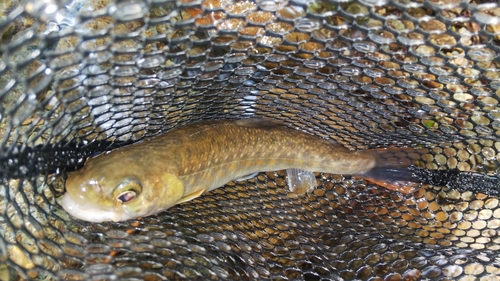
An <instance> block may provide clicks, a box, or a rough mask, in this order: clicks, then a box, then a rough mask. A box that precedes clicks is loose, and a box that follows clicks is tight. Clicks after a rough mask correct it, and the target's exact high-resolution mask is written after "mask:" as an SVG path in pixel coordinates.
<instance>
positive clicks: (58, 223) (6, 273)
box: [0, 0, 500, 281]
mask: <svg viewBox="0 0 500 281" xmlns="http://www.w3.org/2000/svg"><path fill="white" fill-rule="evenodd" d="M499 51H500V6H499V5H498V3H497V2H496V1H492V0H484V1H482V0H477V1H476V0H418V1H409V0H395V1H386V0H380V1H377V0H360V1H359V2H352V1H342V0H340V1H304V0H260V1H257V0H256V1H255V2H252V1H238V0H178V1H169V0H166V1H164V0H144V1H141V0H126V1H118V0H117V1H112V0H75V1H72V2H71V1H58V0H27V1H22V2H21V1H17V0H1V1H0V100H1V105H0V149H1V150H0V153H1V155H0V175H1V177H0V280H26V279H30V280H390V281H397V280H463V281H469V280H481V281H486V280H500V257H499V253H500V203H499V200H498V193H499V192H498V191H499V189H500V187H499V186H500V184H499V183H498V179H499V173H500V106H499V105H498V103H499V101H500V57H499ZM247 117H267V118H271V119H276V120H281V121H282V122H283V123H285V124H286V125H288V126H290V127H292V128H295V129H298V130H303V131H306V132H308V133H310V134H314V135H318V136H321V137H324V138H330V139H333V140H336V141H337V142H339V143H341V144H342V145H344V146H345V147H347V148H350V149H367V148H389V147H413V148H424V149H423V150H421V151H422V153H420V154H419V156H418V157H415V159H414V160H413V162H414V165H413V166H412V168H411V169H412V170H413V172H414V174H415V176H416V177H417V178H418V179H419V181H421V182H422V184H421V185H420V186H418V188H416V189H415V191H414V192H412V193H410V194H402V193H399V192H395V191H390V190H387V189H384V188H381V187H379V186H376V185H374V184H370V183H368V182H366V181H364V180H362V179H359V178H356V177H349V176H342V175H330V174H320V173H317V174H316V177H317V181H318V183H319V187H318V189H316V190H315V191H314V192H313V193H311V194H309V195H306V196H303V197H300V196H295V195H292V194H291V193H290V192H289V191H288V189H287V187H286V176H285V172H284V171H276V172H266V173H260V174H259V175H258V176H256V177H254V178H251V179H249V180H247V181H235V182H230V183H228V184H227V185H226V186H224V187H222V188H220V189H216V190H214V191H212V192H210V193H208V194H206V195H203V196H201V197H199V198H197V199H195V200H193V201H190V202H187V203H183V204H180V205H177V206H175V207H173V208H171V209H169V210H167V211H165V212H163V213H160V214H158V215H155V216H152V217H147V218H142V219H137V220H130V221H126V222H120V223H89V222H85V221H80V220H77V219H74V218H72V217H71V216H70V215H69V214H67V213H66V212H65V211H64V210H63V209H62V207H61V206H60V205H59V200H60V197H61V195H62V194H63V193H64V181H65V178H66V176H67V173H68V172H71V171H74V170H75V169H78V168H81V167H82V166H83V164H84V162H85V160H86V159H87V158H88V157H90V156H92V155H95V154H97V153H100V152H103V151H107V150H110V149H113V148H116V147H120V146H123V145H127V144H129V143H133V142H136V141H139V140H141V139H144V138H147V137H150V136H154V135H157V134H160V133H162V132H166V131H168V130H170V129H172V128H175V127H179V126H183V125H186V124H191V123H194V122H197V121H199V120H212V119H239V118H247ZM116 164H117V165H119V163H116Z"/></svg>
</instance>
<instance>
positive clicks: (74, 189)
mask: <svg viewBox="0 0 500 281" xmlns="http://www.w3.org/2000/svg"><path fill="white" fill-rule="evenodd" d="M413 151H414V149H412V148H389V149H367V150H350V149H347V148H345V147H344V146H343V145H341V144H339V143H338V142H335V141H334V140H332V139H327V138H322V137H318V136H316V135H313V134H310V133H307V132H304V131H301V130H297V129H293V128H290V127H288V126H286V125H284V124H283V123H281V122H279V121H275V120H273V119H266V118H247V119H236V120H218V121H204V122H198V123H194V124H191V125H187V126H184V127H179V128H175V129H172V130H170V131H168V132H166V133H163V134H160V135H158V136H155V137H151V138H149V139H146V140H142V141H139V142H137V143H134V144H131V145H128V146H125V147H121V148H117V149H114V150H111V151H109V152H106V153H103V154H101V155H98V156H96V157H94V158H91V159H89V160H87V162H86V163H85V164H84V166H83V168H81V169H79V170H76V171H74V172H71V173H69V175H68V177H67V179H66V183H65V188H66V192H65V193H64V195H63V196H62V200H60V203H61V205H62V207H63V208H64V210H66V212H67V213H69V214H70V215H72V216H74V217H76V218H78V219H81V220H85V221H90V222H107V221H114V222H118V221H126V220H130V219H137V218H141V217H147V216H151V215H154V214H157V213H160V212H162V211H164V210H167V209H169V208H170V207H172V206H174V205H176V204H180V203H183V202H187V201H190V200H192V199H194V198H197V197H199V196H200V195H202V194H204V193H206V192H209V191H211V190H214V189H216V188H218V187H221V186H223V185H224V184H226V183H228V182H230V181H232V180H238V179H244V178H245V177H248V176H249V175H250V176H252V175H254V174H255V173H258V172H268V171H278V170H286V171H287V182H288V186H289V189H290V191H291V192H293V193H296V194H299V195H301V194H306V193H308V192H311V191H312V190H314V188H315V187H316V178H315V176H314V172H323V173H330V174H342V175H353V176H359V177H362V178H365V179H367V180H371V181H373V182H375V183H377V184H379V185H381V186H383V187H386V188H388V189H390V190H395V191H400V192H403V193H409V192H411V191H412V190H413V188H414V187H415V186H416V184H418V181H416V180H414V179H413V178H412V174H411V172H410V171H409V170H408V166H409V165H410V164H411V161H407V160H404V159H406V158H404V157H392V158H384V155H385V154H387V153H390V154H391V155H397V154H398V153H403V154H405V155H406V154H407V153H409V152H410V153H411V152H413ZM391 159H392V160H391Z"/></svg>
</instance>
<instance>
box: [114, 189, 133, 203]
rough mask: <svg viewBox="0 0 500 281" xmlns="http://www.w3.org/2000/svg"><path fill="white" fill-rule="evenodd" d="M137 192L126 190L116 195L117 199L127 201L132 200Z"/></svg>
mask: <svg viewBox="0 0 500 281" xmlns="http://www.w3.org/2000/svg"><path fill="white" fill-rule="evenodd" d="M136 195H137V194H136V193H135V191H133V190H129V191H125V192H123V193H120V194H118V197H116V200H118V201H120V202H122V203H127V202H130V201H132V200H133V199H134V198H135V196H136Z"/></svg>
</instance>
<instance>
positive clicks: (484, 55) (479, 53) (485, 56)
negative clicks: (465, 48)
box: [469, 48, 495, 61]
mask: <svg viewBox="0 0 500 281" xmlns="http://www.w3.org/2000/svg"><path fill="white" fill-rule="evenodd" d="M469 57H470V58H471V59H473V60H475V61H491V60H493V58H495V52H494V51H492V50H490V49H487V48H475V49H471V50H470V51H469Z"/></svg>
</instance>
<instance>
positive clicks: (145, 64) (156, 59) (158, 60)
mask: <svg viewBox="0 0 500 281" xmlns="http://www.w3.org/2000/svg"><path fill="white" fill-rule="evenodd" d="M164 61H165V57H163V56H160V55H158V56H151V57H145V58H143V59H140V60H139V61H138V62H137V66H139V67H140V68H153V67H158V66H160V65H161V64H162V63H163V62H164Z"/></svg>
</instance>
